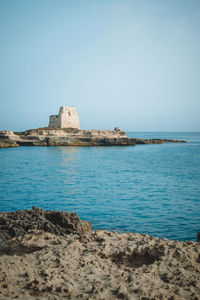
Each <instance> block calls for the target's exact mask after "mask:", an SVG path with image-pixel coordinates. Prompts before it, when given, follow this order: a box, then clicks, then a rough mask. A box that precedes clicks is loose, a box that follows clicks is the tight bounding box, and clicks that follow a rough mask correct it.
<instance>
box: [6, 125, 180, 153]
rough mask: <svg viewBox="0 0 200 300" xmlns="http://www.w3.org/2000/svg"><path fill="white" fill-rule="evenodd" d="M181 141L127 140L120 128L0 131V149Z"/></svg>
mask: <svg viewBox="0 0 200 300" xmlns="http://www.w3.org/2000/svg"><path fill="white" fill-rule="evenodd" d="M183 142H185V141H181V140H167V139H138V138H128V137H127V136H126V133H125V132H124V131H122V130H121V129H120V128H118V127H117V128H115V129H114V130H79V129H73V128H66V129H64V128H49V127H45V128H38V129H31V130H26V131H24V132H13V131H0V148H8V147H19V146H135V145H137V144H162V143H183Z"/></svg>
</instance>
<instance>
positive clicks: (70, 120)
mask: <svg viewBox="0 0 200 300" xmlns="http://www.w3.org/2000/svg"><path fill="white" fill-rule="evenodd" d="M49 127H53V128H77V129H80V123H79V117H78V114H77V112H76V108H75V107H74V106H61V107H60V110H59V114H58V115H52V116H50V117H49Z"/></svg>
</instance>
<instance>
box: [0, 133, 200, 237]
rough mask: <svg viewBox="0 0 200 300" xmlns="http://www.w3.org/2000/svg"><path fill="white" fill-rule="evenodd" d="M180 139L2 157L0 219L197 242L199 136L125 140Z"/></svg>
mask: <svg viewBox="0 0 200 300" xmlns="http://www.w3.org/2000/svg"><path fill="white" fill-rule="evenodd" d="M128 135H129V136H132V137H140V138H170V139H184V140H187V141H188V143H184V144H173V143H171V144H163V145H137V146H135V147H131V146H130V147H19V148H13V149H12V148H8V149H0V211H14V210H16V209H25V208H31V207H32V206H33V205H35V206H38V207H40V208H44V209H57V210H68V211H75V212H77V214H78V215H79V216H80V217H81V218H83V219H85V220H90V221H91V222H92V226H93V229H109V230H116V231H118V232H125V231H132V232H140V233H147V234H150V235H154V236H159V237H165V238H169V239H177V240H191V239H193V240H196V234H197V232H198V231H200V133H128Z"/></svg>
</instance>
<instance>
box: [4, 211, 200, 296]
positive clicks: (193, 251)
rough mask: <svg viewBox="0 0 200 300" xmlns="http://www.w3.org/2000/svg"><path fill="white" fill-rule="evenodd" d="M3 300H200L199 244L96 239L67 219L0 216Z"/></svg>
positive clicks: (84, 225) (63, 215)
mask: <svg viewBox="0 0 200 300" xmlns="http://www.w3.org/2000/svg"><path fill="white" fill-rule="evenodd" d="M0 245H1V249H0V253H1V255H0V299H20V300H23V299H99V300H100V299H102V300H103V299H105V300H109V299H131V300H132V299H143V300H145V299H152V300H153V299H200V296H199V295H200V281H199V278H200V244H199V243H196V242H193V241H190V242H177V241H169V240H166V239H159V238H154V237H150V236H148V235H144V234H142V235H140V234H133V233H124V234H118V233H116V232H109V231H91V224H90V222H86V221H81V220H80V219H79V218H78V217H77V215H76V214H74V213H68V212H56V211H44V210H40V209H39V208H36V207H34V208H33V209H32V210H25V211H17V212H13V213H0Z"/></svg>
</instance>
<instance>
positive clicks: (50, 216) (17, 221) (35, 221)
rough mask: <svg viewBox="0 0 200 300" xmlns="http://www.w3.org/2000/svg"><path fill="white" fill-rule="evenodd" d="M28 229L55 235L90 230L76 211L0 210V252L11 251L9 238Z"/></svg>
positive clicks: (81, 232)
mask: <svg viewBox="0 0 200 300" xmlns="http://www.w3.org/2000/svg"><path fill="white" fill-rule="evenodd" d="M29 230H43V231H45V232H49V233H53V234H56V235H64V234H70V233H76V234H80V235H81V234H84V233H86V232H88V231H91V223H90V222H87V221H83V220H80V219H79V217H78V216H77V214H76V213H70V212H64V211H54V210H47V211H45V210H42V209H39V208H37V207H33V208H32V210H19V211H16V212H0V254H3V253H7V254H9V253H10V252H12V248H11V245H10V240H11V239H12V238H13V237H18V236H23V235H25V234H26V233H27V232H28V231H29Z"/></svg>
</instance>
